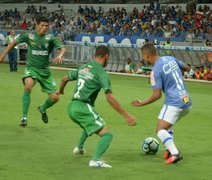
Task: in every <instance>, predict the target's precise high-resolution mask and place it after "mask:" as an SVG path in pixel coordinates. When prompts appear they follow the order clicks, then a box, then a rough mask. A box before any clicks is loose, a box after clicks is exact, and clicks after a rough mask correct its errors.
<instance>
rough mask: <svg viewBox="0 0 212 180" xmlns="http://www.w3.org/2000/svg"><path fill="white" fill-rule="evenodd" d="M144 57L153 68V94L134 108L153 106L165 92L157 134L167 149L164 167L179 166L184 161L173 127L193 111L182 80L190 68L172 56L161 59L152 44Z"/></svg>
mask: <svg viewBox="0 0 212 180" xmlns="http://www.w3.org/2000/svg"><path fill="white" fill-rule="evenodd" d="M141 53H142V56H143V58H144V60H145V61H147V63H149V64H152V65H154V67H153V70H152V72H151V85H152V89H153V94H152V96H150V97H149V98H148V99H146V100H143V101H141V100H134V101H132V103H131V104H132V105H133V106H137V107H139V106H144V105H147V104H150V103H153V102H155V101H156V100H158V99H160V98H161V96H162V91H163V92H164V94H165V102H164V106H163V108H162V109H161V111H160V114H159V116H158V123H157V129H156V131H157V136H158V137H159V139H160V140H161V141H162V142H163V144H164V145H165V147H166V153H165V154H164V158H165V159H166V161H165V163H167V164H172V163H176V162H179V161H180V160H182V156H181V154H180V152H179V150H178V149H177V148H176V146H175V143H174V141H173V130H172V126H173V125H174V124H175V123H176V122H177V121H178V120H179V119H180V118H181V117H183V116H184V115H186V114H187V113H188V112H189V111H190V110H191V107H192V103H191V98H190V97H189V94H188V92H187V90H186V87H185V84H184V81H183V76H182V71H189V66H188V65H187V64H185V63H183V62H181V61H179V60H177V59H176V58H175V57H172V56H162V57H160V56H159V55H158V54H157V51H156V48H155V46H154V45H153V44H151V43H147V44H145V45H144V46H143V47H142V48H141Z"/></svg>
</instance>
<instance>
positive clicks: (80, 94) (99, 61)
mask: <svg viewBox="0 0 212 180" xmlns="http://www.w3.org/2000/svg"><path fill="white" fill-rule="evenodd" d="M108 58H109V49H108V48H107V47H106V46H103V45H101V46H98V47H97V48H96V52H95V60H93V61H91V62H89V63H88V64H86V65H83V66H81V67H80V68H78V70H77V71H69V72H68V75H66V76H64V77H63V79H62V80H61V84H60V89H59V94H63V93H64V88H65V86H66V84H67V83H68V82H69V81H74V80H76V81H77V83H76V87H75V90H74V94H73V97H72V101H71V102H70V104H69V105H68V115H69V117H70V118H71V119H72V120H73V122H75V123H77V124H78V125H79V126H80V127H81V128H82V129H83V132H82V134H81V137H80V139H79V143H78V145H77V146H76V147H75V148H74V150H73V152H74V153H75V154H84V152H85V149H84V143H85V141H86V139H87V138H88V137H89V136H91V135H93V134H97V135H98V136H99V137H100V138H101V139H100V140H99V142H98V144H97V147H96V152H95V154H94V155H93V158H92V160H91V161H90V162H89V167H98V168H111V167H112V166H111V165H109V164H106V163H105V162H104V161H102V160H100V158H101V156H102V155H103V153H104V152H105V151H106V150H107V148H108V147H109V145H110V142H111V140H112V137H113V135H112V134H111V133H110V132H109V130H108V127H107V126H106V124H105V121H104V119H103V118H102V117H101V116H100V115H99V114H98V113H97V112H96V110H95V107H94V102H95V100H96V98H97V96H98V93H99V91H100V90H101V88H102V89H103V90H104V92H105V96H106V99H107V101H108V102H109V104H110V105H111V106H112V107H113V108H114V109H115V110H116V111H117V112H119V113H120V114H121V115H122V116H123V117H124V118H125V119H126V122H127V123H128V124H129V125H135V124H136V120H135V118H134V117H133V116H132V115H130V114H129V113H128V112H126V111H125V110H124V109H123V108H122V107H121V105H120V104H119V102H118V101H117V100H116V98H115V97H114V96H113V94H112V90H111V84H110V80H109V76H108V74H107V73H106V71H105V69H104V67H105V66H106V65H107V62H108Z"/></svg>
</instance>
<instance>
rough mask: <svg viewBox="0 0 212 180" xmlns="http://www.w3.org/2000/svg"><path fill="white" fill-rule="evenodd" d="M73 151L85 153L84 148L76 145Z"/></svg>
mask: <svg viewBox="0 0 212 180" xmlns="http://www.w3.org/2000/svg"><path fill="white" fill-rule="evenodd" d="M73 153H74V154H80V155H83V154H84V153H85V149H80V148H78V147H75V148H74V150H73Z"/></svg>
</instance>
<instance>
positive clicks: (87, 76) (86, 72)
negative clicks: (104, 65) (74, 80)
mask: <svg viewBox="0 0 212 180" xmlns="http://www.w3.org/2000/svg"><path fill="white" fill-rule="evenodd" d="M79 77H81V78H84V79H93V77H94V75H93V74H92V73H91V72H90V69H89V68H83V69H81V70H80V71H79Z"/></svg>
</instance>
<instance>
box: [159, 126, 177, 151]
mask: <svg viewBox="0 0 212 180" xmlns="http://www.w3.org/2000/svg"><path fill="white" fill-rule="evenodd" d="M157 136H158V137H159V139H160V140H161V142H162V143H163V144H164V145H165V147H166V149H168V150H169V152H170V153H171V154H172V155H175V154H179V151H178V150H177V148H176V146H175V144H174V141H173V138H172V136H171V135H170V134H169V133H168V131H167V130H165V129H161V130H160V131H158V133H157Z"/></svg>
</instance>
